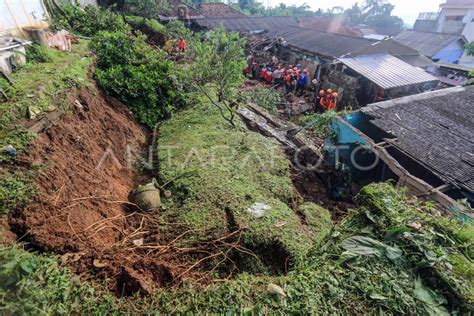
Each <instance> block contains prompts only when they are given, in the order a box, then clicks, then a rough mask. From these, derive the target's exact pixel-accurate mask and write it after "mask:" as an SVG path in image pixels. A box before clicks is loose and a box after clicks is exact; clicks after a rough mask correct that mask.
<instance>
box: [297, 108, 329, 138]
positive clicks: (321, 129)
mask: <svg viewBox="0 0 474 316" xmlns="http://www.w3.org/2000/svg"><path fill="white" fill-rule="evenodd" d="M336 117H337V113H336V112H334V111H329V112H324V113H323V114H311V115H304V116H302V117H300V118H299V124H300V125H302V126H303V127H305V128H307V129H309V130H311V131H313V132H314V133H315V134H316V136H317V137H319V138H322V139H328V138H329V139H333V138H334V137H335V134H334V131H333V130H332V128H331V122H332V121H333V120H334V119H335V118H336Z"/></svg>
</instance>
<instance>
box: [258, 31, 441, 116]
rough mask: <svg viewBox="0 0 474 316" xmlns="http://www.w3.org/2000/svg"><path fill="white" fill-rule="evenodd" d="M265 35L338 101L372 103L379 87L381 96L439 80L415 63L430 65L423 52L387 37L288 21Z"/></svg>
mask: <svg viewBox="0 0 474 316" xmlns="http://www.w3.org/2000/svg"><path fill="white" fill-rule="evenodd" d="M267 36H268V37H273V38H278V41H277V44H276V46H275V51H274V53H275V54H276V55H277V56H279V57H280V58H282V59H283V60H286V61H288V62H289V63H301V64H302V65H303V66H304V67H306V68H308V70H309V72H310V74H314V78H316V79H318V80H319V79H320V78H322V79H324V80H325V81H326V82H327V84H328V85H329V86H330V87H331V88H333V90H336V91H337V92H338V94H339V105H340V106H341V107H351V108H358V107H360V106H363V105H366V104H368V103H372V102H373V100H374V99H375V97H376V96H377V95H379V93H380V91H382V90H383V95H381V97H382V99H383V98H396V97H401V96H406V95H411V94H415V93H420V92H424V91H427V90H431V89H434V88H436V86H437V83H438V81H439V80H438V79H437V78H435V77H433V76H431V75H429V74H427V73H425V72H424V71H423V70H421V69H420V68H418V67H426V66H428V65H430V64H431V63H432V62H431V61H430V60H429V59H428V58H426V57H424V56H422V55H420V53H419V52H418V51H416V50H414V49H412V48H410V47H407V46H405V45H403V44H400V43H398V42H396V41H394V40H392V39H388V40H383V41H376V40H371V39H366V38H361V37H355V36H348V35H343V34H336V33H327V32H318V31H314V30H309V29H304V28H300V27H294V26H288V27H286V28H280V29H278V30H274V31H271V32H269V33H268V34H267ZM372 62H373V63H375V64H374V65H377V67H374V65H370V63H372ZM345 63H346V64H345ZM348 64H351V65H348ZM368 73H370V74H371V76H367V74H368ZM407 76H408V78H409V79H407V78H406V77H407ZM368 77H369V78H368ZM387 82H390V84H387ZM385 90H389V91H387V93H386V92H385Z"/></svg>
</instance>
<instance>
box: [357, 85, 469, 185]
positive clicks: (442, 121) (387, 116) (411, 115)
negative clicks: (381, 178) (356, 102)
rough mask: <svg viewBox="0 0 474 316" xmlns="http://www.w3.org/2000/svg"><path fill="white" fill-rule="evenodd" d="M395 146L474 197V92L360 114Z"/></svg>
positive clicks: (443, 93)
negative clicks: (473, 193) (365, 115)
mask: <svg viewBox="0 0 474 316" xmlns="http://www.w3.org/2000/svg"><path fill="white" fill-rule="evenodd" d="M361 111H362V112H363V113H365V114H367V115H369V116H370V117H371V118H372V119H371V121H370V122H371V123H373V124H374V125H375V126H377V127H379V128H381V129H382V130H384V131H387V132H390V134H392V135H393V136H394V137H396V138H395V139H394V140H391V141H390V143H391V144H392V145H393V146H395V147H396V148H397V149H399V150H400V151H402V152H404V153H405V154H407V155H408V156H409V157H411V158H413V159H415V160H416V161H417V162H418V163H419V164H421V165H422V166H424V167H426V168H427V169H428V170H430V171H431V172H432V173H433V174H435V175H436V176H438V177H439V178H440V179H441V180H443V181H444V182H445V183H449V184H452V185H453V186H455V187H457V188H462V189H465V190H468V191H469V192H471V193H472V192H474V129H473V128H472V124H473V123H472V122H474V89H472V88H471V87H466V88H461V87H457V88H450V89H444V90H438V91H434V92H427V93H422V94H417V95H413V96H409V97H404V98H400V99H395V100H390V101H385V102H379V103H374V104H371V105H368V106H367V107H364V108H362V109H361Z"/></svg>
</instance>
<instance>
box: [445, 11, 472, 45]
mask: <svg viewBox="0 0 474 316" xmlns="http://www.w3.org/2000/svg"><path fill="white" fill-rule="evenodd" d="M449 16H462V17H463V18H462V20H461V21H449V20H447V17H449ZM473 19H474V8H464V9H454V8H443V9H442V10H441V12H440V15H439V18H438V25H437V28H436V31H437V32H441V33H450V34H459V35H464V36H465V37H466V39H467V40H468V41H469V42H471V41H474V22H473Z"/></svg>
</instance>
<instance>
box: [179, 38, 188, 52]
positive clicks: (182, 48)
mask: <svg viewBox="0 0 474 316" xmlns="http://www.w3.org/2000/svg"><path fill="white" fill-rule="evenodd" d="M186 46H188V43H186V41H185V40H184V39H180V40H179V42H178V49H179V51H181V52H184V51H185V50H186Z"/></svg>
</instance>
